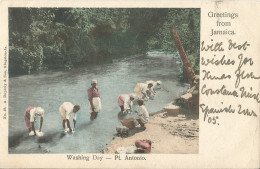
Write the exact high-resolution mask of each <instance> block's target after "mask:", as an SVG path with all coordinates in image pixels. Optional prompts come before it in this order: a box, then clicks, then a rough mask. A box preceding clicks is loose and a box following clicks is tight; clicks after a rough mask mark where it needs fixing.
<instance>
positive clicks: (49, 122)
mask: <svg viewBox="0 0 260 169" xmlns="http://www.w3.org/2000/svg"><path fill="white" fill-rule="evenodd" d="M179 62H180V61H179V58H178V57H176V55H174V54H168V53H163V52H148V53H147V54H145V55H140V56H135V57H130V58H128V59H122V60H120V61H117V62H114V63H110V64H102V65H94V66H88V67H86V68H74V69H73V70H69V71H56V72H48V73H42V74H37V75H24V76H19V77H13V78H10V79H9V149H8V150H9V153H11V154H20V153H23V154H29V153H102V150H104V149H105V148H106V147H107V146H108V145H109V143H110V141H111V140H112V139H113V136H114V134H115V133H116V127H117V126H119V125H121V124H120V121H119V119H118V112H119V110H120V109H119V107H118V105H117V97H118V96H119V95H120V94H127V93H132V92H133V90H134V87H135V85H136V83H139V82H145V81H147V80H155V81H157V80H161V81H162V87H163V89H161V90H160V91H158V92H157V95H156V96H155V99H154V100H150V101H149V102H147V103H146V107H147V109H148V111H149V112H150V113H152V112H156V111H159V110H161V109H162V108H163V107H164V106H165V105H166V104H167V103H169V102H171V101H172V100H173V99H174V98H177V97H178V96H179V95H180V94H181V93H183V92H184V91H186V89H187V86H184V85H182V84H180V83H179V82H178V77H177V76H178V72H179V67H180V65H179ZM92 79H97V80H98V88H99V92H100V95H101V102H102V111H101V112H100V113H99V115H98V117H97V119H96V120H94V121H90V119H89V117H90V114H89V112H88V109H89V102H88V99H87V89H88V88H89V87H90V83H91V80H92ZM65 101H69V102H72V103H73V104H79V105H80V106H81V109H80V110H79V112H78V113H77V124H76V132H75V133H73V134H64V133H63V128H62V120H61V117H60V115H59V106H60V105H61V104H62V103H63V102H65ZM29 105H34V106H40V107H42V108H44V109H45V114H44V122H43V129H42V130H43V133H44V135H43V136H42V137H29V136H28V130H27V129H26V127H25V123H24V117H23V116H24V110H25V109H26V108H27V107H28V106H29ZM129 116H133V115H129ZM37 120H39V119H37ZM71 124H73V122H71Z"/></svg>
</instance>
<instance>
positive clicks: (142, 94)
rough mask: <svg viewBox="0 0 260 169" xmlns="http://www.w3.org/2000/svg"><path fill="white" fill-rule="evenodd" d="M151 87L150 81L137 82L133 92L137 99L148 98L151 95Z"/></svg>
mask: <svg viewBox="0 0 260 169" xmlns="http://www.w3.org/2000/svg"><path fill="white" fill-rule="evenodd" d="M152 87H153V84H152V83H149V84H146V83H137V84H136V86H135V88H134V92H135V94H136V95H137V96H138V98H139V99H146V100H149V96H150V95H151V88H152Z"/></svg>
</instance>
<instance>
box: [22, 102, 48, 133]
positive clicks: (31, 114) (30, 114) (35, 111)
mask: <svg viewBox="0 0 260 169" xmlns="http://www.w3.org/2000/svg"><path fill="white" fill-rule="evenodd" d="M43 115H44V109H43V108H41V107H34V106H29V107H28V108H27V109H26V110H25V113H24V122H25V125H26V127H27V129H28V131H29V136H33V135H34V136H36V135H37V136H42V135H43V133H42V124H43ZM37 117H41V121H40V128H39V132H38V131H37V133H36V131H35V126H34V122H35V121H36V119H37Z"/></svg>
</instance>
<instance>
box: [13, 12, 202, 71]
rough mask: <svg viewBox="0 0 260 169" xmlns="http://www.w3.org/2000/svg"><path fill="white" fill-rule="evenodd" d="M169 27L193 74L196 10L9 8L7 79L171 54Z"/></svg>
mask: <svg viewBox="0 0 260 169" xmlns="http://www.w3.org/2000/svg"><path fill="white" fill-rule="evenodd" d="M172 25H175V26H176V27H177V29H178V31H179V34H180V37H181V40H182V43H183V46H184V48H185V50H186V52H187V54H188V55H189V58H190V59H191V62H192V64H193V66H194V69H195V70H196V71H198V70H199V69H198V68H197V67H196V66H198V65H199V64H198V63H199V37H200V36H199V31H200V26H199V25H200V11H199V9H166V8H154V9H153V8H136V9H134V8H9V46H10V48H9V49H10V53H9V54H10V66H9V67H10V75H11V76H12V75H18V74H28V73H33V72H37V71H41V70H43V69H55V68H63V69H71V68H73V67H74V66H75V65H77V66H80V65H82V66H85V65H88V64H93V63H102V62H110V61H112V60H113V59H119V58H122V57H127V56H129V55H134V54H141V53H145V52H147V51H148V50H154V49H161V50H164V51H170V52H175V51H176V48H175V44H174V40H173V38H172V34H171V27H172Z"/></svg>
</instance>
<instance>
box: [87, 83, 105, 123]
mask: <svg viewBox="0 0 260 169" xmlns="http://www.w3.org/2000/svg"><path fill="white" fill-rule="evenodd" d="M88 100H89V104H90V120H94V119H96V118H97V115H98V112H100V111H101V108H102V107H101V100H100V94H99V91H98V88H97V80H92V82H91V88H89V89H88Z"/></svg>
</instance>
